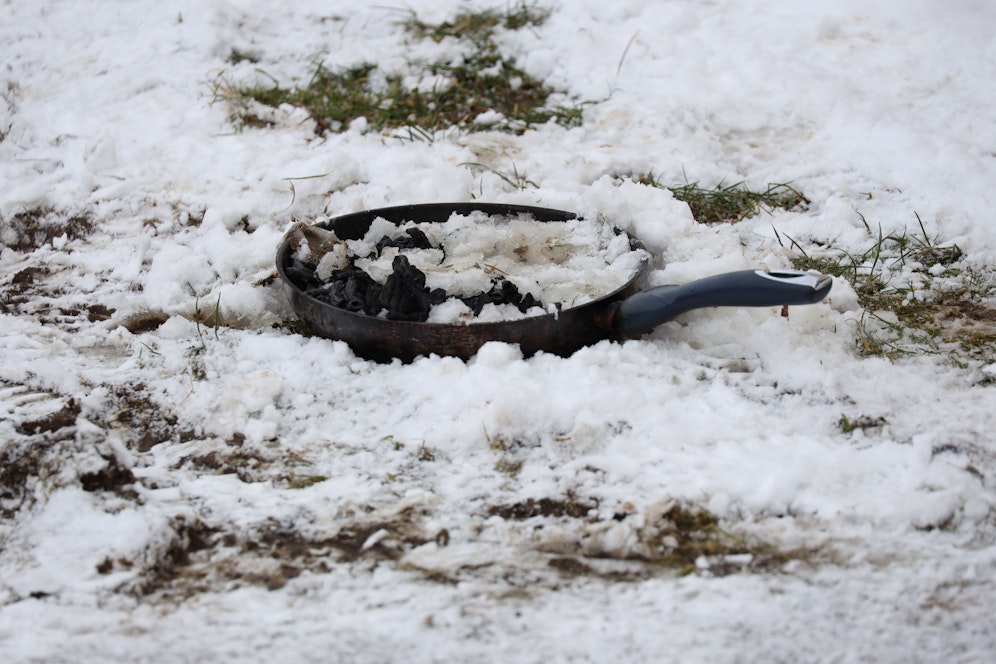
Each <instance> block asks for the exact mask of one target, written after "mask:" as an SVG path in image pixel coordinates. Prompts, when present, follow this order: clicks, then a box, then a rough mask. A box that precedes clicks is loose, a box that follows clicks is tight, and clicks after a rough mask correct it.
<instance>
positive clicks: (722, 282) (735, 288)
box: [612, 270, 833, 334]
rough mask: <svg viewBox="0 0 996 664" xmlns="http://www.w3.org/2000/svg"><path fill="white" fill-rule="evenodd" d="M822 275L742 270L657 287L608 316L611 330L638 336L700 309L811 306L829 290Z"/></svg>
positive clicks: (825, 276)
mask: <svg viewBox="0 0 996 664" xmlns="http://www.w3.org/2000/svg"><path fill="white" fill-rule="evenodd" d="M832 283H833V280H832V279H831V278H830V277H828V276H827V275H825V274H819V273H817V272H802V271H800V270H772V271H770V272H769V271H766V270H742V271H740V272H727V273H725V274H717V275H715V276H713V277H706V278H705V279H699V280H698V281H693V282H691V283H688V284H684V285H682V286H657V287H655V288H649V289H647V290H645V291H642V292H640V293H637V294H636V295H632V296H630V297H628V298H626V299H625V300H623V302H622V303H621V304H620V305H619V308H618V309H616V312H615V314H614V315H613V318H612V325H613V327H614V329H615V331H616V332H619V333H622V334H641V333H643V332H649V331H650V330H652V329H653V328H655V327H657V326H658V325H660V324H661V323H664V322H666V321H669V320H671V319H672V318H674V317H675V316H677V315H679V314H683V313H685V312H686V311H691V310H692V309H701V308H703V307H777V306H781V305H786V304H815V303H817V302H819V301H820V300H822V299H823V298H825V297H826V296H827V293H829V292H830V286H831V285H832Z"/></svg>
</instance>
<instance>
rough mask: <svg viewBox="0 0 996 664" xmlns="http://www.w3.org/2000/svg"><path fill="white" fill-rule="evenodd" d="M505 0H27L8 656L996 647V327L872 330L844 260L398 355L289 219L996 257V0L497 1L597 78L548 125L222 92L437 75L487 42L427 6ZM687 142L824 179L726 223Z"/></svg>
mask: <svg viewBox="0 0 996 664" xmlns="http://www.w3.org/2000/svg"><path fill="white" fill-rule="evenodd" d="M489 6H492V3H491V2H467V3H465V2H457V1H456V0H441V1H437V0H431V1H430V0H412V1H411V2H409V3H408V4H406V5H405V6H404V7H401V6H398V7H394V8H391V7H386V6H383V5H379V4H372V5H365V4H364V3H357V2H346V1H344V0H320V1H319V0H299V1H297V2H293V3H276V2H265V1H264V0H176V1H174V2H168V3H164V2H158V3H153V2H131V3H122V2H111V1H94V2H87V3H82V2H71V1H68V0H66V1H57V0H31V1H29V0H12V1H8V2H6V3H3V9H2V15H3V19H2V20H0V46H2V50H0V52H2V54H3V58H2V68H0V136H2V142H0V234H2V237H0V240H2V241H3V247H2V249H0V250H2V254H0V296H2V304H3V313H2V314H0V464H3V465H2V466H0V480H2V484H0V660H2V661H5V662H24V661H45V662H49V661H73V662H80V661H85V662H103V661H214V660H222V659H232V658H239V659H241V660H249V661H279V662H285V661H286V662H296V661H321V662H329V661H334V662H393V661H398V662H401V661H418V662H430V661H432V662H435V661H438V662H452V661H481V662H485V661H496V662H497V661H502V662H507V661H522V662H540V661H543V662H560V661H564V662H567V661H571V662H578V661H591V662H596V661H598V662H601V661H633V662H642V661H682V662H698V661H745V662H747V661H759V662H760V661H764V662H770V661H784V662H798V661H828V662H829V661H833V662H849V661H891V662H913V661H923V662H927V661H948V662H984V661H990V658H991V657H992V654H993V652H996V582H994V580H996V549H994V543H996V509H994V508H996V440H994V434H993V431H994V428H996V415H994V411H996V392H994V389H996V387H994V383H996V365H994V364H992V359H991V358H988V359H986V358H982V359H979V358H977V357H972V356H970V355H962V356H959V357H958V358H957V359H956V360H952V358H951V357H950V356H949V355H948V354H947V353H940V354H936V355H931V354H912V355H909V356H905V357H901V358H899V359H897V360H895V361H890V360H887V359H884V358H881V357H874V356H867V355H865V354H862V353H860V352H859V350H860V348H859V346H860V344H861V340H860V336H859V334H858V324H859V322H860V320H861V317H862V311H861V310H860V308H859V307H858V305H857V299H856V296H855V292H854V290H853V289H852V288H851V286H850V285H849V284H848V283H847V282H846V281H845V280H843V279H837V280H836V282H835V285H834V290H833V291H832V293H831V295H830V298H829V300H828V301H827V302H824V303H821V304H819V305H815V306H811V307H795V308H792V309H791V311H790V312H789V316H788V317H783V316H780V315H779V311H778V310H777V309H770V310H767V309H750V310H747V309H743V310H731V309H722V310H718V309H714V310H705V311H698V312H693V313H690V314H687V315H685V316H683V317H681V318H680V319H679V320H676V321H673V322H671V323H668V324H666V325H663V326H661V327H660V328H658V329H657V330H656V331H654V332H653V333H652V334H649V335H647V336H646V337H644V338H642V339H639V340H631V341H626V342H624V343H618V342H610V341H606V342H602V343H599V344H597V345H595V346H592V347H589V348H586V349H583V350H581V351H579V352H578V353H576V354H575V355H574V356H572V357H570V358H560V357H556V356H552V355H545V354H540V355H538V356H535V357H532V358H528V359H524V358H523V357H522V355H521V353H520V352H519V351H518V349H517V347H514V346H509V345H504V344H489V345H487V346H485V347H484V348H483V349H482V350H481V351H480V353H479V354H478V355H477V356H476V357H475V358H474V359H472V360H470V361H467V362H464V361H461V360H456V359H452V358H441V357H436V356H432V357H427V358H423V359H419V360H417V361H415V362H414V363H412V364H409V365H402V364H400V363H395V364H389V365H385V364H375V363H372V362H368V361H366V360H363V359H360V358H357V357H356V356H355V355H354V354H353V353H352V352H351V351H350V349H349V347H348V346H346V345H345V344H344V343H342V342H338V341H329V340H325V339H321V338H315V337H305V336H300V335H298V334H294V333H292V332H290V331H288V329H287V328H285V327H274V326H273V324H274V323H277V322H279V321H284V320H290V319H292V318H293V314H292V313H291V312H290V311H289V307H288V305H287V304H286V301H285V300H284V296H283V292H282V290H281V288H280V285H279V283H277V282H276V281H275V280H274V278H273V277H274V268H273V256H274V253H275V250H276V247H277V244H278V242H279V241H280V238H281V236H282V234H283V232H284V231H285V230H286V229H287V228H288V227H289V225H290V224H291V223H292V221H293V220H294V219H304V220H307V219H308V218H312V217H315V216H317V215H320V214H327V215H335V214H340V213H347V212H353V211H358V210H363V209H369V208H374V207H381V206H386V205H395V204H403V203H422V202H439V201H467V200H472V199H475V198H476V199H480V200H488V201H498V202H515V203H523V204H533V205H541V206H546V207H554V208H561V209H567V210H572V211H576V212H579V213H585V214H593V215H602V216H603V217H604V218H606V219H610V220H612V221H613V222H614V223H616V224H617V225H619V226H621V227H623V228H625V229H626V230H628V231H631V232H632V233H634V234H635V235H636V236H638V237H640V239H641V240H643V241H644V243H645V244H646V245H647V246H648V247H649V248H650V249H651V250H652V251H653V252H654V254H655V256H656V257H657V259H658V260H657V263H656V264H655V265H654V269H653V271H652V273H651V275H650V283H652V284H663V283H680V282H683V281H688V280H691V279H695V278H698V277H703V276H707V275H710V274H714V273H717V272H723V271H726V270H734V269H743V268H749V267H755V266H762V265H767V266H770V267H777V268H784V267H789V266H790V263H789V260H790V257H791V256H793V255H797V251H796V249H795V248H794V247H792V246H791V245H790V243H788V242H786V241H785V237H791V238H792V239H793V240H794V241H796V242H797V243H799V245H800V246H801V247H804V248H805V249H806V250H807V252H814V253H816V252H819V251H820V250H821V247H824V248H832V249H834V250H836V251H848V252H852V253H861V252H863V251H865V250H866V249H867V248H868V247H869V246H871V245H872V244H873V243H874V240H875V238H874V237H873V236H872V235H870V234H869V231H868V228H866V226H865V223H866V222H867V224H868V225H869V226H870V227H871V228H872V229H873V233H874V234H877V232H878V228H879V227H880V228H881V229H882V232H883V233H885V234H889V233H901V232H902V231H903V230H904V229H909V231H910V232H911V233H914V232H915V233H919V232H920V228H919V225H918V222H917V216H919V218H920V219H921V220H922V222H923V225H924V228H925V230H926V232H927V233H928V234H929V235H930V236H931V237H936V238H939V239H940V240H941V241H942V242H947V243H951V244H957V245H958V246H959V247H960V248H961V250H962V251H963V252H964V254H963V256H962V258H961V259H960V262H959V264H958V266H959V267H961V268H964V269H974V270H975V271H976V272H977V273H982V274H985V273H986V272H989V273H991V271H992V269H993V266H994V265H996V227H994V223H993V222H994V217H993V210H994V209H996V189H994V188H993V183H994V182H996V122H994V121H993V102H994V101H996V97H994V93H993V84H994V82H996V38H994V37H993V35H994V34H996V33H994V30H993V28H994V27H996V5H994V4H993V3H991V2H986V1H985V0H954V1H951V0H946V1H944V2H941V1H940V0H915V1H912V2H890V1H887V0H862V1H861V2H857V1H851V0H844V1H838V2H832V3H785V2H775V1H770V0H741V1H732V0H731V1H722V0H718V1H712V2H707V1H693V0H666V1H651V0H618V1H614V2H604V1H602V0H564V1H563V2H560V3H557V4H556V5H550V8H551V9H552V13H551V15H550V17H549V18H548V20H547V21H546V22H545V23H543V24H542V25H540V26H537V27H530V28H527V29H522V30H518V31H506V32H501V33H500V34H499V35H498V36H497V37H496V39H498V41H499V43H500V46H501V48H502V50H503V52H504V53H506V54H508V55H510V56H513V57H515V58H516V59H517V61H518V63H519V65H520V66H522V67H523V68H524V69H525V70H527V71H528V72H529V73H531V74H532V75H534V76H536V77H538V78H540V79H543V80H544V81H546V82H547V83H548V84H549V85H552V86H555V87H557V88H559V89H561V90H564V91H566V92H567V93H568V94H569V95H570V96H571V97H572V98H574V99H578V100H595V101H597V103H593V104H590V105H588V106H586V109H585V120H584V123H583V125H582V126H581V127H578V128H574V129H565V128H562V127H559V126H556V125H550V126H544V127H541V128H538V129H535V130H531V131H527V132H526V133H525V134H523V135H521V136H513V135H508V134H499V133H463V134H460V133H451V134H448V135H446V136H439V137H437V139H436V140H435V141H433V142H428V141H411V140H399V139H397V138H392V137H390V136H385V135H381V134H378V133H376V132H363V131H361V129H362V127H360V126H356V127H354V128H353V129H351V130H350V131H347V132H345V133H342V134H334V135H326V136H324V137H316V136H315V134H314V132H313V126H312V124H311V123H310V122H308V121H306V120H305V118H304V117H303V116H302V115H301V114H300V112H295V111H292V110H290V109H285V112H283V119H282V120H281V121H280V122H278V124H277V125H276V126H274V127H271V128H266V129H252V128H246V129H245V130H243V131H235V128H234V127H233V125H232V124H231V122H230V121H229V109H228V108H227V107H226V106H225V104H223V103H212V101H213V93H212V84H213V83H215V82H217V81H218V80H219V79H218V77H219V75H229V76H233V77H238V76H253V75H260V76H262V74H257V73H254V71H253V69H254V68H258V69H259V70H262V71H265V72H266V75H268V76H272V77H274V78H276V79H277V80H279V81H281V82H282V83H283V84H285V85H290V84H292V83H293V82H294V81H302V80H306V78H307V77H308V76H309V75H310V73H311V72H312V71H313V67H314V63H315V62H316V59H318V58H324V59H325V61H326V62H327V63H329V64H331V65H350V64H357V63H360V62H363V61H371V62H375V63H377V64H378V65H379V66H380V67H382V68H384V69H385V70H389V71H397V72H401V73H404V72H405V70H406V67H407V66H408V64H407V63H410V62H414V61H416V60H418V59H419V58H422V59H434V58H437V57H439V54H440V53H442V52H444V51H445V50H446V49H447V48H451V49H452V48H458V47H457V46H455V45H453V44H448V43H446V42H444V43H442V44H435V43H433V42H432V41H431V40H425V41H417V40H412V39H411V38H409V37H408V36H406V34H405V33H404V31H403V29H402V27H401V26H400V25H399V23H398V21H399V19H402V18H404V17H405V16H407V15H408V14H407V12H408V10H409V9H411V10H414V11H415V12H416V13H417V14H418V15H419V17H420V18H422V19H423V20H425V21H429V22H438V21H442V20H445V19H446V18H447V17H451V16H453V15H454V14H455V13H456V12H457V11H459V10H460V9H464V8H468V7H469V8H473V9H481V8H486V7H489ZM233 51H239V52H242V53H253V54H254V55H255V56H256V57H258V60H259V61H258V63H256V64H255V65H252V64H249V63H245V62H243V63H241V64H239V65H232V64H230V63H229V62H228V61H227V60H228V58H229V56H230V55H231V54H232V53H233ZM471 163H474V164H485V165H486V166H487V168H486V169H485V168H481V167H472V166H469V165H468V164H471ZM488 169H492V170H488ZM651 171H652V172H653V173H654V175H655V177H658V178H659V179H660V180H662V181H664V182H666V183H679V184H680V183H681V182H683V181H684V178H685V177H686V175H687V177H688V179H689V180H692V181H696V180H697V181H700V182H701V183H703V184H704V185H709V186H711V185H714V184H716V183H718V182H721V181H722V182H726V183H733V182H739V181H742V180H743V181H746V183H747V184H748V185H749V186H751V187H752V188H755V189H757V188H760V189H763V188H764V187H766V186H767V184H768V183H781V182H792V185H793V186H794V187H796V188H798V189H799V190H801V191H802V192H804V193H805V195H806V196H807V197H808V198H809V199H810V201H811V204H810V206H809V208H808V210H796V211H791V212H789V211H784V210H775V211H772V212H771V213H770V214H768V213H762V214H760V215H758V216H755V217H753V218H751V219H748V220H745V221H743V222H740V223H738V224H724V225H718V226H717V225H710V226H707V225H702V224H698V223H696V222H695V221H694V220H693V219H692V216H691V214H690V212H689V210H688V208H687V206H686V205H685V204H684V203H681V202H679V201H676V200H675V199H674V198H673V197H672V196H671V194H670V193H669V192H668V191H666V190H664V189H659V188H655V187H651V186H646V185H642V184H638V183H636V182H633V181H629V180H623V179H620V177H619V176H621V175H627V174H633V175H635V174H640V173H648V172H651ZM496 172H498V173H509V174H511V173H520V174H524V175H525V177H527V178H528V180H529V181H530V182H531V183H534V184H535V185H536V186H532V185H530V186H526V187H524V188H522V189H521V190H518V189H516V188H514V187H512V186H510V185H509V183H508V182H506V181H505V180H503V179H502V178H500V177H498V176H497V175H496ZM316 176H317V177H316ZM292 185H293V186H292ZM927 267H929V266H927ZM982 304H983V305H985V306H988V307H990V308H992V307H993V303H992V302H991V301H990V302H988V303H982ZM216 307H217V312H215V308H216ZM198 312H199V313H200V315H201V317H202V318H205V319H210V320H213V317H214V314H215V313H217V316H218V319H219V320H220V323H221V324H220V325H219V326H217V327H214V326H212V325H198V324H197V323H196V322H194V319H195V318H197V315H198ZM129 330H131V331H129ZM990 333H991V329H990ZM681 515H684V517H685V519H684V521H685V522H686V523H685V526H684V529H682V528H679V529H678V530H677V531H674V530H673V529H672V528H673V524H674V522H675V521H678V520H680V519H679V517H680V516H681ZM709 515H715V517H718V518H719V520H720V521H719V523H718V525H717V524H713V523H712V522H711V521H710V517H709ZM688 521H692V522H693V523H692V524H691V525H689V524H688V523H687V522H688ZM686 536H688V537H692V536H695V537H699V538H701V539H703V541H702V542H699V545H701V549H702V555H698V556H694V558H695V560H694V561H693V562H692V564H691V565H690V566H689V564H688V563H689V561H688V560H685V561H684V564H679V565H676V564H672V563H673V561H672V560H671V559H670V558H668V557H667V555H665V553H666V552H667V551H674V550H675V549H678V550H685V551H688V550H695V549H694V547H691V546H690V545H689V546H687V547H686V548H685V549H682V541H681V539H682V538H683V537H686ZM710 543H718V544H717V547H718V548H716V549H709V548H708V546H707V545H709V544H710ZM686 544H687V543H686ZM662 552H665V553H662ZM707 554H708V555H707ZM728 554H729V555H728Z"/></svg>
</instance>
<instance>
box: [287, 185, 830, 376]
mask: <svg viewBox="0 0 996 664" xmlns="http://www.w3.org/2000/svg"><path fill="white" fill-rule="evenodd" d="M472 212H484V213H486V214H488V215H506V216H507V215H519V214H524V215H530V216H531V217H532V218H533V219H535V220H536V221H541V222H545V221H567V220H570V219H575V218H577V215H575V214H574V213H572V212H567V211H564V210H553V209H550V208H541V207H533V206H526V205H506V204H499V203H478V202H471V203H431V204H422V205H400V206H396V207H386V208H378V209H373V210H364V211H362V212H356V213H353V214H347V215H344V216H340V217H336V218H333V219H329V220H327V221H324V222H322V223H320V224H317V226H318V227H320V228H324V229H326V230H331V231H334V232H335V234H336V235H337V236H338V237H339V239H341V240H358V239H360V238H362V237H363V236H364V235H365V234H366V232H367V230H368V229H369V228H370V225H371V223H373V221H374V220H375V219H377V218H378V217H380V218H383V219H385V220H387V221H389V222H391V223H393V224H395V225H402V224H404V223H405V222H408V221H416V222H433V223H441V222H444V221H446V220H447V219H449V218H450V216H451V215H452V214H454V213H457V214H461V215H467V214H470V213H472ZM630 244H631V246H632V247H633V248H634V249H638V248H642V246H643V245H642V244H641V243H640V242H639V241H638V240H637V239H635V238H632V237H631V238H630ZM294 249H295V247H294V242H293V238H292V236H291V234H290V233H288V234H287V235H286V236H285V237H284V239H283V242H281V244H280V247H279V248H278V249H277V257H276V259H277V260H276V262H277V272H278V273H279V275H280V277H281V279H282V281H283V283H284V288H285V291H286V293H287V297H288V299H289V300H290V304H291V306H292V307H293V309H294V311H295V313H297V315H298V316H299V317H300V318H301V319H302V320H303V321H304V322H305V323H307V324H308V326H309V327H311V329H312V330H313V331H314V332H315V333H317V334H318V335H320V336H323V337H328V338H332V339H341V340H342V341H345V342H346V343H348V344H349V345H350V346H351V347H352V349H353V351H354V352H356V353H357V354H358V355H361V356H363V357H366V358H369V359H373V360H377V361H380V362H389V361H391V359H393V358H399V359H401V360H402V361H403V362H410V361H412V360H413V359H415V358H416V357H418V356H420V355H429V354H431V353H435V354H437V355H453V356H456V357H461V358H464V359H468V358H470V357H472V356H473V355H474V354H475V353H477V350H478V349H479V348H480V347H481V346H482V345H484V344H485V343H487V342H489V341H504V342H508V343H513V344H519V346H520V348H521V349H522V352H523V354H524V355H526V356H529V355H532V354H534V353H537V352H539V351H546V352H550V353H555V354H557V355H570V354H571V353H573V352H574V351H576V350H578V349H579V348H582V347H583V346H587V345H590V344H593V343H595V342H597V341H600V340H602V339H605V338H609V337H627V336H636V335H639V334H642V333H644V332H648V331H650V330H651V329H653V328H654V327H656V326H657V325H660V324H661V323H663V322H665V321H668V320H670V319H672V318H674V317H675V316H677V315H679V314H682V313H684V312H686V311H690V310H692V309H699V308H703V307H722V306H735V307H770V306H780V305H796V304H814V303H816V302H819V301H820V300H822V299H823V298H824V297H826V295H827V293H829V292H830V285H831V278H830V277H828V276H825V275H822V274H817V273H813V272H800V271H796V270H784V271H765V270H742V271H738V272H727V273H725V274H718V275H715V276H712V277H707V278H705V279H700V280H698V281H693V282H691V283H687V284H684V285H682V286H657V287H654V288H650V289H647V290H644V291H639V288H638V285H637V282H638V281H639V279H640V277H641V276H642V275H643V273H644V272H645V270H646V262H644V263H643V264H641V266H640V267H639V268H638V269H637V270H635V272H634V273H633V274H632V276H631V277H630V279H629V281H627V282H626V283H625V284H624V285H623V286H621V287H619V288H617V289H616V290H614V291H612V292H611V293H608V294H606V295H604V296H602V297H600V298H598V299H596V300H592V301H590V302H587V303H585V304H582V305H579V306H576V307H569V308H564V309H561V310H560V311H559V312H557V313H555V314H545V315H541V316H533V317H530V318H522V319H518V320H509V321H500V322H488V323H473V324H469V325H450V324H443V323H419V322H408V321H398V320H388V319H386V318H379V317H376V316H368V315H365V314H363V313H362V312H360V313H354V312H351V311H347V310H346V309H342V308H339V307H334V306H332V305H330V304H328V303H327V302H322V301H320V300H317V299H315V298H313V297H311V296H309V295H307V294H306V293H305V291H304V289H303V288H302V286H301V284H299V283H297V282H295V280H294V279H293V278H292V277H291V275H290V274H289V273H288V268H290V267H291V266H292V265H293V255H294Z"/></svg>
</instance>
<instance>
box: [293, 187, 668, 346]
mask: <svg viewBox="0 0 996 664" xmlns="http://www.w3.org/2000/svg"><path fill="white" fill-rule="evenodd" d="M430 209H434V210H444V209H452V212H451V213H450V214H454V213H457V212H460V211H481V212H488V213H489V214H498V213H500V212H501V211H506V213H509V212H516V213H527V214H534V215H535V213H536V212H540V213H544V214H547V215H555V216H559V218H556V219H553V218H551V219H539V221H543V222H547V221H567V220H570V219H578V218H582V217H581V215H580V214H578V213H575V212H571V211H569V210H561V209H557V208H547V207H540V206H535V205H520V204H514V203H492V202H485V201H465V202H450V203H413V204H407V205H392V206H387V207H380V208H369V209H364V210H359V211H356V212H350V213H346V214H343V215H337V216H335V217H330V218H329V219H326V220H325V221H321V222H317V223H313V224H311V225H312V226H318V227H321V228H326V229H328V228H330V227H331V226H333V225H334V224H335V223H336V222H339V221H341V220H343V219H352V218H356V219H362V218H365V217H369V220H370V222H371V223H372V222H373V220H374V219H377V218H379V217H380V218H385V219H387V220H388V221H391V217H394V216H396V215H399V214H407V213H415V212H417V211H419V210H422V211H428V210H430ZM410 221H419V220H418V219H417V217H416V218H415V219H411V220H410ZM392 223H397V222H392ZM429 223H442V222H440V221H431V222H429ZM612 228H613V230H614V231H615V232H616V233H619V234H622V235H625V236H626V237H627V238H628V239H629V243H630V248H631V249H632V250H642V251H643V252H644V253H645V255H644V256H643V257H642V259H641V260H640V263H639V265H638V266H637V267H636V269H635V270H633V271H632V272H631V273H630V276H629V278H628V279H627V280H626V282H625V283H624V284H622V285H621V286H619V287H618V288H616V289H614V290H612V291H611V292H609V293H606V294H604V295H602V296H600V297H598V298H595V299H593V300H589V301H587V302H584V303H582V304H579V305H576V306H571V307H562V308H560V309H558V310H557V311H556V312H553V313H544V314H540V315H536V316H526V317H523V318H515V319H511V320H505V321H485V322H480V323H474V322H468V323H430V322H428V321H399V320H391V319H388V318H381V317H380V316H370V315H368V314H365V313H362V312H354V311H349V310H348V309H343V308H341V307H336V306H334V305H332V304H329V303H328V302H323V301H322V300H319V299H317V298H315V297H312V296H311V295H308V294H307V293H306V292H305V291H304V290H303V289H302V288H300V286H298V285H297V284H296V283H295V282H294V280H293V279H291V277H290V276H289V275H288V274H287V272H286V266H285V263H286V258H287V256H289V254H290V243H291V238H290V230H291V229H288V231H287V232H285V233H284V237H283V240H282V241H281V243H280V245H279V247H278V249H277V256H276V258H277V260H276V267H277V273H278V275H279V276H280V278H281V280H282V281H283V283H284V286H285V287H286V288H290V289H292V290H293V291H294V292H295V295H296V296H297V297H303V298H306V299H307V300H309V301H310V302H312V303H314V304H316V305H318V306H320V307H321V308H325V309H330V310H333V311H335V312H336V315H345V316H347V317H350V318H354V319H356V320H357V321H362V322H363V323H365V324H370V325H390V326H391V327H393V328H396V327H398V326H411V327H412V328H420V329H440V330H441V329H447V330H460V329H474V330H487V329H488V328H489V327H501V328H502V329H508V328H510V327H514V326H515V325H516V324H517V323H524V324H526V323H528V324H535V323H536V322H537V321H556V320H558V319H559V318H560V316H561V315H563V314H564V313H566V312H580V311H583V310H585V309H587V308H590V307H602V306H605V305H606V303H610V302H612V301H613V300H615V299H620V297H621V296H622V295H624V294H625V293H626V291H628V290H630V289H632V288H633V287H634V285H635V284H636V283H637V281H638V280H639V279H640V278H641V277H642V276H643V275H644V274H645V273H646V271H647V269H648V267H649V265H650V261H651V255H650V253H649V251H647V248H646V246H644V244H643V243H642V242H641V241H640V240H639V238H636V237H635V236H633V235H632V234H631V233H629V232H627V231H626V230H624V229H621V228H619V227H618V226H616V225H614V224H612ZM296 313H297V312H296ZM298 315H300V314H298Z"/></svg>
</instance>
